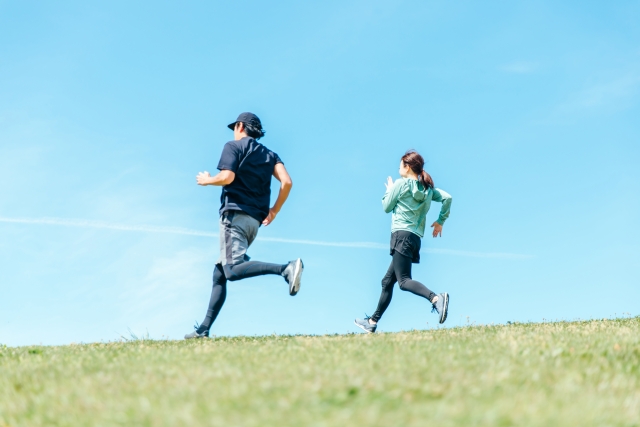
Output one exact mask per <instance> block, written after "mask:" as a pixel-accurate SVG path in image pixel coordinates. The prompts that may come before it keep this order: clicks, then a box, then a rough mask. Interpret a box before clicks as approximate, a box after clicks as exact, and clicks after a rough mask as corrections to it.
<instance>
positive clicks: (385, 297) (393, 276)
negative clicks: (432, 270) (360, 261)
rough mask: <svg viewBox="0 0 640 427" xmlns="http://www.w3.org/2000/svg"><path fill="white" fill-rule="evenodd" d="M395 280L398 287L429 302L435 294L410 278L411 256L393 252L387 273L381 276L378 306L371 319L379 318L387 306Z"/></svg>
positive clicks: (376, 319)
mask: <svg viewBox="0 0 640 427" xmlns="http://www.w3.org/2000/svg"><path fill="white" fill-rule="evenodd" d="M396 282H397V283H399V284H400V289H402V290H403V291H409V292H411V293H412V294H416V295H418V296H421V297H423V298H426V299H427V300H429V302H431V300H432V299H433V297H435V296H436V294H434V293H433V292H432V291H430V290H429V288H427V287H426V286H425V285H423V284H422V283H420V282H418V281H416V280H413V279H411V258H409V257H406V256H404V255H402V254H400V253H399V252H395V253H394V254H393V258H392V259H391V265H390V266H389V269H388V270H387V274H385V275H384V277H383V278H382V294H380V301H379V302H378V308H377V309H376V312H375V313H373V316H371V320H373V321H375V322H377V321H378V320H380V318H381V317H382V315H383V314H384V312H385V310H386V309H387V307H389V303H391V297H392V296H393V286H394V285H395V284H396Z"/></svg>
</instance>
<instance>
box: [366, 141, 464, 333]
mask: <svg viewBox="0 0 640 427" xmlns="http://www.w3.org/2000/svg"><path fill="white" fill-rule="evenodd" d="M423 167H424V159H423V158H422V156H421V155H420V154H418V153H417V152H416V151H413V150H411V151H407V153H406V154H405V155H404V156H402V160H400V176H401V177H402V179H398V180H397V181H396V182H393V180H392V179H391V177H388V178H387V183H386V184H385V185H386V187H387V191H386V192H385V193H384V197H383V198H382V207H383V208H384V211H385V212H386V213H389V212H393V215H392V217H391V256H392V259H391V265H390V266H389V269H388V270H387V274H385V275H384V277H383V278H382V294H381V295H380V301H379V302H378V308H377V309H376V311H375V313H373V316H371V317H368V316H367V317H365V318H364V319H356V320H355V324H356V325H357V326H358V327H359V328H361V329H364V330H365V331H366V332H369V333H374V332H375V331H376V327H377V323H378V321H379V320H380V318H381V317H382V315H383V314H384V312H385V310H386V309H387V307H389V303H390V302H391V297H392V296H393V286H394V285H395V284H396V282H398V283H399V284H400V289H402V290H403V291H409V292H411V293H413V294H416V295H418V296H421V297H423V298H426V299H427V300H428V301H429V302H431V304H432V305H433V309H432V311H436V312H437V313H438V314H439V316H440V323H444V321H445V320H447V310H448V308H449V294H447V293H446V292H445V293H441V294H438V295H436V294H434V293H433V292H432V291H430V290H429V289H428V288H427V287H426V286H425V285H423V284H422V283H420V282H418V281H416V280H413V279H412V278H411V263H414V264H417V263H419V262H420V243H421V239H422V237H423V236H424V228H425V221H426V217H427V212H429V207H430V206H431V201H432V200H434V201H436V202H440V203H442V208H441V209H440V217H439V218H438V220H437V221H436V222H434V223H433V224H431V227H433V237H438V236H442V225H443V224H444V222H445V221H446V219H447V218H448V217H449V210H450V207H451V196H450V195H449V194H447V193H446V192H444V191H442V190H440V189H438V188H435V187H434V185H433V179H431V176H430V175H429V174H428V173H427V172H426V171H425V170H424V169H423Z"/></svg>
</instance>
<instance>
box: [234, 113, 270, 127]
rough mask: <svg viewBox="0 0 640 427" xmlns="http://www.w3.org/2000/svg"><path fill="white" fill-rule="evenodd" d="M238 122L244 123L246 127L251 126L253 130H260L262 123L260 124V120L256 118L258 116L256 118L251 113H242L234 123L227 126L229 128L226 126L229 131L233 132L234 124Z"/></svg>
mask: <svg viewBox="0 0 640 427" xmlns="http://www.w3.org/2000/svg"><path fill="white" fill-rule="evenodd" d="M238 122H242V123H246V124H248V125H251V126H253V127H254V128H256V129H257V130H261V129H262V123H260V119H259V118H258V116H256V115H255V114H253V113H242V114H240V115H239V116H238V118H237V119H236V121H235V122H233V123H231V124H229V126H227V127H228V128H229V129H231V130H233V129H234V128H235V127H236V123H238Z"/></svg>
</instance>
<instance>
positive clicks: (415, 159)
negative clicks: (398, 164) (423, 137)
mask: <svg viewBox="0 0 640 427" xmlns="http://www.w3.org/2000/svg"><path fill="white" fill-rule="evenodd" d="M402 163H404V164H405V166H409V169H411V170H412V171H413V173H415V174H416V175H418V181H420V184H422V186H423V187H424V189H425V190H426V189H428V188H433V187H434V184H433V179H432V178H431V175H429V174H428V173H427V172H426V171H425V170H424V169H423V168H424V159H423V158H422V156H421V155H420V154H418V152H417V151H415V150H409V151H407V152H406V153H405V154H404V156H402Z"/></svg>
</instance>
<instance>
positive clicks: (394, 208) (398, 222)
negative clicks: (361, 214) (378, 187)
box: [382, 178, 451, 237]
mask: <svg viewBox="0 0 640 427" xmlns="http://www.w3.org/2000/svg"><path fill="white" fill-rule="evenodd" d="M432 200H433V201H436V202H440V203H442V207H441V208H440V216H439V217H438V220H437V222H438V223H439V224H440V225H442V224H444V222H445V221H446V220H447V218H448V217H449V211H450V210H451V196H450V195H449V194H448V193H447V192H446V191H443V190H440V189H439V188H428V189H427V190H426V191H425V189H424V187H423V186H422V184H420V182H418V181H417V180H415V179H412V178H401V179H398V180H396V182H394V183H393V185H391V186H390V187H389V188H387V191H386V192H385V193H384V197H382V207H383V209H384V211H385V212H386V213H389V212H393V215H392V217H391V232H392V233H393V232H394V231H398V230H407V231H410V232H412V233H413V234H416V235H418V236H420V237H424V228H425V222H426V219H427V212H429V208H430V207H431V201H432Z"/></svg>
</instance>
